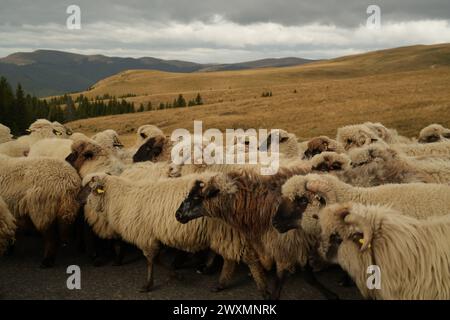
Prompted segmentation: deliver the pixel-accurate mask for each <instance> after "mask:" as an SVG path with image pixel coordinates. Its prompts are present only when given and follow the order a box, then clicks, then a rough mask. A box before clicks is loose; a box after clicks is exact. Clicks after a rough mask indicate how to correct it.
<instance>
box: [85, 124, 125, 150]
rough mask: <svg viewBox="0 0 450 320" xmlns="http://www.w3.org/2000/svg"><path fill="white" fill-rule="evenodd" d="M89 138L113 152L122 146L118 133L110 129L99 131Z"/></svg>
mask: <svg viewBox="0 0 450 320" xmlns="http://www.w3.org/2000/svg"><path fill="white" fill-rule="evenodd" d="M91 139H92V140H94V141H95V142H97V143H98V144H99V145H101V146H102V147H104V148H106V149H109V150H111V151H112V152H113V153H117V152H118V150H120V149H123V147H124V146H123V144H122V142H121V141H120V138H119V134H118V133H117V132H116V131H115V130H112V129H108V130H104V131H102V132H99V133H97V134H95V135H93V136H92V137H91Z"/></svg>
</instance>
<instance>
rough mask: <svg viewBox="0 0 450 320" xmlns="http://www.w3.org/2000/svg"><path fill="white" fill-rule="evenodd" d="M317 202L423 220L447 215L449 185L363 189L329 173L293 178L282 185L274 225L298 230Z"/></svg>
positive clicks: (448, 210) (279, 228) (283, 228)
mask: <svg viewBox="0 0 450 320" xmlns="http://www.w3.org/2000/svg"><path fill="white" fill-rule="evenodd" d="M316 200H318V201H319V202H320V203H321V204H322V207H323V206H326V205H330V204H333V203H339V202H348V201H353V202H360V203H363V204H367V205H369V204H373V205H376V204H383V205H389V206H391V207H392V208H393V209H397V210H399V211H401V212H403V213H404V214H407V215H409V216H412V217H414V218H419V219H424V218H428V217H430V216H440V215H443V214H446V213H447V212H450V186H449V185H444V184H432V183H430V184H425V183H408V184H386V185H382V186H377V187H369V188H362V187H353V186H351V185H349V184H346V183H345V182H343V181H340V180H339V179H338V178H337V177H335V176H333V175H330V174H323V175H318V174H308V175H305V176H294V177H292V178H290V179H289V180H288V181H286V183H285V184H284V185H283V188H282V200H281V203H282V204H281V205H280V209H279V210H278V212H277V213H276V214H275V216H274V219H273V221H272V223H273V225H274V226H275V228H276V229H277V230H278V231H280V232H286V231H288V230H290V229H295V228H297V227H298V226H299V225H300V224H299V222H300V223H301V216H302V214H303V213H304V212H305V210H306V209H308V207H309V204H314V203H315V201H316ZM298 204H301V206H298ZM296 205H297V208H296V207H295V206H296ZM311 212H312V211H311Z"/></svg>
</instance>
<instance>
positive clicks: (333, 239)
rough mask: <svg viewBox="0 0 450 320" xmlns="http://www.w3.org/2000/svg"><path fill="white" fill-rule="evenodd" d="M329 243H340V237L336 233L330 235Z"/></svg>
mask: <svg viewBox="0 0 450 320" xmlns="http://www.w3.org/2000/svg"><path fill="white" fill-rule="evenodd" d="M330 243H335V244H341V243H342V239H341V237H340V236H339V235H338V234H337V233H333V234H332V235H330Z"/></svg>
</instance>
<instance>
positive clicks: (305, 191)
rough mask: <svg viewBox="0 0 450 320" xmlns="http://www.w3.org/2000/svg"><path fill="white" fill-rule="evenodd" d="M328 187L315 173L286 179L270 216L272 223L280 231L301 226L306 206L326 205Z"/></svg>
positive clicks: (319, 206)
mask: <svg viewBox="0 0 450 320" xmlns="http://www.w3.org/2000/svg"><path fill="white" fill-rule="evenodd" d="M329 189H330V188H329V186H328V184H327V182H326V181H325V180H322V179H321V176H319V175H316V174H309V175H306V176H294V177H292V178H290V179H288V180H287V181H286V183H285V184H284V185H283V187H282V199H281V203H280V205H279V206H278V209H277V212H276V213H275V215H274V216H273V218H272V225H273V226H274V227H275V229H277V230H278V232H280V233H285V232H287V231H289V230H291V229H297V228H299V227H301V220H302V218H303V215H304V213H305V212H306V210H307V209H308V208H321V207H323V206H325V205H326V203H327V199H328V198H329V197H330V196H329V195H328V194H329V193H331V192H329ZM324 195H325V196H324Z"/></svg>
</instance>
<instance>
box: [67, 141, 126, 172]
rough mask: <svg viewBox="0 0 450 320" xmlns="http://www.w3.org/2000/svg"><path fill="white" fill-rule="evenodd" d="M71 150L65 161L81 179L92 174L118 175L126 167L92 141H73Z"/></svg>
mask: <svg viewBox="0 0 450 320" xmlns="http://www.w3.org/2000/svg"><path fill="white" fill-rule="evenodd" d="M71 150H72V152H71V153H70V154H69V155H68V156H67V157H66V161H67V162H69V163H70V164H71V165H72V166H73V167H74V168H75V169H76V170H77V171H78V173H79V174H80V176H81V177H82V178H84V177H85V176H86V175H88V174H89V173H94V172H108V173H110V174H113V175H120V174H121V173H122V171H123V170H124V169H126V168H127V167H128V166H127V165H125V164H124V163H123V162H122V161H121V160H120V159H118V158H117V157H116V156H114V155H113V154H112V153H111V152H110V151H108V150H107V149H105V148H103V147H102V146H100V145H99V144H97V143H96V142H95V141H92V140H91V141H85V140H79V141H75V142H74V143H73V144H72V146H71Z"/></svg>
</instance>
